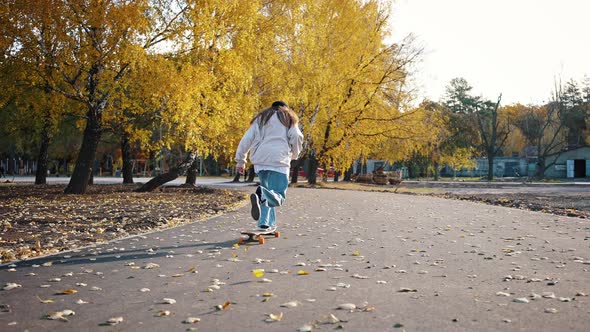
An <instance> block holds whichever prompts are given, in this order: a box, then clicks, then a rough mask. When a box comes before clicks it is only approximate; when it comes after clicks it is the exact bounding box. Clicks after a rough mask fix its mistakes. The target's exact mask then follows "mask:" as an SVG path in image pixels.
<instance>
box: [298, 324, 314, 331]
mask: <svg viewBox="0 0 590 332" xmlns="http://www.w3.org/2000/svg"><path fill="white" fill-rule="evenodd" d="M312 330H313V326H311V325H309V324H305V325H303V326H301V327H300V328H298V329H297V332H311V331H312Z"/></svg>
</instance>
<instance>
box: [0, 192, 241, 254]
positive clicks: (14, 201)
mask: <svg viewBox="0 0 590 332" xmlns="http://www.w3.org/2000/svg"><path fill="white" fill-rule="evenodd" d="M137 187H138V185H94V186H90V187H89V190H88V192H87V194H86V195H65V194H63V190H64V188H65V187H64V186H63V185H47V186H33V185H15V186H0V202H1V203H0V253H1V255H2V257H1V258H2V263H6V262H10V261H12V260H15V259H27V258H31V257H37V256H41V255H46V254H52V253H57V252H60V251H65V250H71V249H75V248H78V247H83V246H86V245H90V244H94V243H100V242H105V241H109V240H113V239H117V238H122V237H127V236H130V235H135V234H141V233H145V232H150V231H154V230H158V229H164V228H168V227H174V226H178V225H181V224H185V223H190V222H194V221H197V220H201V219H203V218H207V217H210V216H213V215H216V214H219V213H222V212H224V211H226V210H231V209H234V208H236V207H237V206H239V205H240V202H243V201H244V199H245V195H244V194H243V193H240V192H236V191H230V190H224V189H212V188H204V187H190V188H187V187H162V188H160V189H159V190H157V191H154V192H151V193H136V192H134V191H133V190H134V189H136V188H137Z"/></svg>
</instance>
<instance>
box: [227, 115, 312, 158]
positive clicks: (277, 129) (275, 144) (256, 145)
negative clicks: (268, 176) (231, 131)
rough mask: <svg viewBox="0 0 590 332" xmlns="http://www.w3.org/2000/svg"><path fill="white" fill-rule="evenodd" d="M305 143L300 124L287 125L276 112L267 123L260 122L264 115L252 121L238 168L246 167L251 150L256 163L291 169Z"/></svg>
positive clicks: (238, 151)
mask: <svg viewBox="0 0 590 332" xmlns="http://www.w3.org/2000/svg"><path fill="white" fill-rule="evenodd" d="M302 146H303V134H302V133H301V130H299V126H298V125H293V126H292V127H291V128H287V127H285V126H284V125H283V124H282V123H281V121H280V120H279V117H278V115H277V114H276V113H275V114H273V115H272V116H271V118H270V119H269V120H268V122H267V123H266V125H261V124H260V118H258V120H256V121H254V122H253V123H252V125H251V126H250V128H249V129H248V131H246V133H245V134H244V136H243V137H242V140H241V141H240V144H239V145H238V149H237V151H236V158H235V160H236V162H237V167H238V168H240V167H244V166H245V165H246V156H247V155H248V152H250V156H249V157H250V162H252V164H254V165H255V166H268V167H271V168H275V167H277V168H278V167H286V168H287V169H288V168H289V167H290V165H291V160H292V159H297V158H299V153H300V152H301V149H302Z"/></svg>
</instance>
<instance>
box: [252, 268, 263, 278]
mask: <svg viewBox="0 0 590 332" xmlns="http://www.w3.org/2000/svg"><path fill="white" fill-rule="evenodd" d="M252 274H253V275H254V277H256V278H262V277H264V270H263V269H256V270H252Z"/></svg>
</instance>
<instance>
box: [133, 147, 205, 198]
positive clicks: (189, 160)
mask: <svg viewBox="0 0 590 332" xmlns="http://www.w3.org/2000/svg"><path fill="white" fill-rule="evenodd" d="M195 159H197V154H196V153H193V152H189V153H188V154H187V157H186V159H185V160H184V161H183V162H182V163H180V165H178V166H176V167H174V168H172V169H170V171H169V172H168V173H164V174H161V175H158V176H156V177H155V178H153V179H151V180H150V181H148V182H147V183H146V184H144V185H143V186H141V187H139V188H137V189H136V190H135V191H136V192H150V191H153V190H154V189H156V188H158V187H160V186H161V185H163V184H165V183H168V182H170V181H172V180H175V179H176V178H178V177H179V176H180V175H181V174H183V173H184V172H186V170H187V169H188V168H189V167H190V166H191V165H192V164H193V163H194V162H195Z"/></svg>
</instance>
